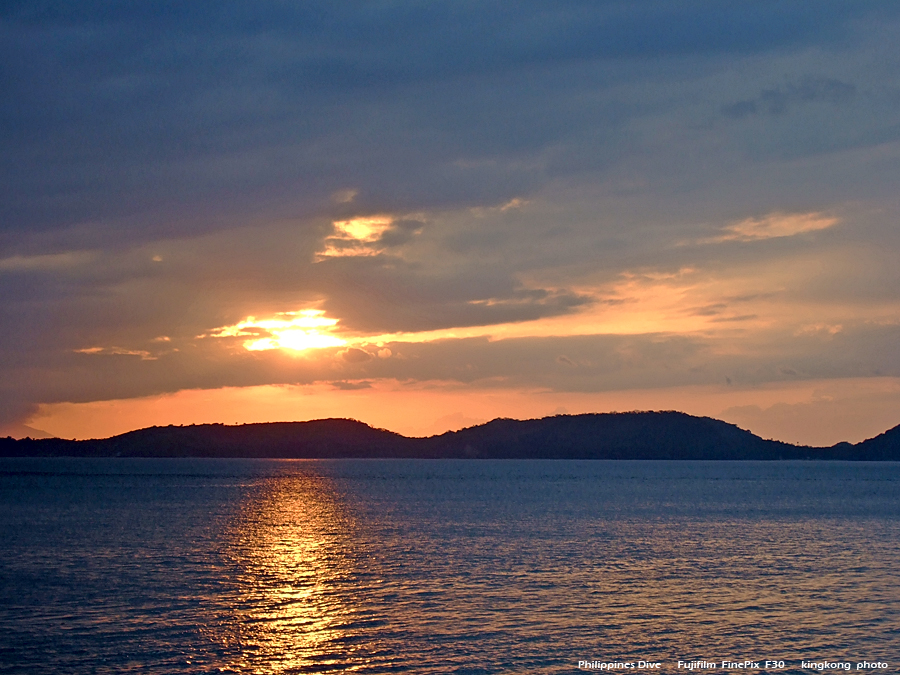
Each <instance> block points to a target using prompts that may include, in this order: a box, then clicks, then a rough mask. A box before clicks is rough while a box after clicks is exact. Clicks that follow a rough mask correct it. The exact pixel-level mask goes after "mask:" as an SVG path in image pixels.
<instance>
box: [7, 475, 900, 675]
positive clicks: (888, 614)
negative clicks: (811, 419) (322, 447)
mask: <svg viewBox="0 0 900 675" xmlns="http://www.w3.org/2000/svg"><path fill="white" fill-rule="evenodd" d="M0 542H2V548H0V672H4V673H7V672H10V673H12V672H15V673H20V672H21V673H123V672H124V673H128V672H135V673H174V672H178V673H221V672H225V673H339V672H358V673H389V672H412V673H575V672H579V661H587V662H597V661H602V662H619V663H623V662H625V663H627V662H633V663H635V664H636V665H637V664H638V663H639V662H640V661H641V660H643V661H647V662H651V663H655V662H658V663H661V664H662V665H661V666H660V668H657V669H644V670H636V669H632V670H624V669H622V670H617V671H616V672H663V673H675V672H682V673H685V672H690V671H688V670H686V669H685V668H684V667H683V666H682V668H681V669H679V667H678V661H679V660H681V661H685V662H687V661H693V660H704V661H706V662H708V663H713V662H715V663H716V667H715V668H714V669H705V670H702V671H701V672H717V673H721V672H760V671H762V670H766V671H767V672H781V673H798V672H823V671H820V670H817V669H816V666H815V665H812V666H811V665H810V664H821V663H823V662H829V663H831V664H836V663H840V664H843V663H850V664H851V666H850V667H851V669H852V670H853V672H860V671H857V670H856V668H857V664H858V663H860V662H863V661H867V662H870V663H872V662H875V663H882V664H888V665H887V667H886V668H878V667H876V668H875V669H874V670H873V669H867V670H866V672H890V673H897V672H900V574H898V570H900V464H896V463H871V464H870V463H840V462H823V463H816V462H797V463H794V462H777V463H756V462H719V463H715V462H604V461H588V462H582V461H496V462H493V461H478V460H476V461H424V460H423V461H397V460H383V461H382V460H377V461H373V460H368V461H363V460H359V461H357V460H344V461H275V460H272V461H265V460H263V461H260V460H187V459H182V460H171V459H140V460H138V459H97V460H84V459H77V460H76V459H16V460H8V459H5V460H0ZM745 660H747V661H751V662H758V663H759V665H760V667H759V668H754V667H753V666H752V665H751V666H750V667H748V668H742V669H731V670H728V669H724V670H723V669H722V668H721V662H722V661H737V662H743V661H745ZM766 660H770V661H775V662H777V661H783V662H784V665H783V667H780V666H778V665H775V666H772V665H769V666H766V665H764V662H765V661H766ZM804 662H805V664H804ZM804 665H805V666H806V668H805V669H804ZM582 666H584V664H582ZM835 670H836V669H835V668H832V669H828V670H825V671H824V672H835ZM582 672H585V671H582ZM594 672H599V671H596V670H595V671H594ZM693 672H697V671H696V670H695V671H693Z"/></svg>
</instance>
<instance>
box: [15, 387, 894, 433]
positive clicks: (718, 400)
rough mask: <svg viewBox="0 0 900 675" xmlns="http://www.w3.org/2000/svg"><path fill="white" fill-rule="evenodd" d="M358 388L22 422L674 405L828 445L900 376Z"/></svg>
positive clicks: (863, 426)
mask: <svg viewBox="0 0 900 675" xmlns="http://www.w3.org/2000/svg"><path fill="white" fill-rule="evenodd" d="M365 385H366V386H365V387H364V388H360V389H353V390H343V389H339V388H336V387H334V386H332V385H330V384H324V383H323V384H313V385H280V386H279V385H262V386H255V387H226V388H222V389H207V390H203V389H191V390H182V391H179V392H175V393H172V394H163V395H160V396H148V397H144V398H135V399H122V400H115V401H94V402H90V403H54V404H44V405H42V406H41V407H40V409H39V411H38V413H37V414H36V415H34V416H32V417H31V419H29V420H28V422H27V424H29V425H30V426H31V427H32V428H35V429H41V430H43V431H46V432H48V433H50V434H54V435H57V436H59V437H62V438H103V437H107V436H113V435H115V434H120V433H124V432H126V431H131V430H134V429H139V428H142V427H147V426H153V425H157V426H165V425H167V424H203V423H215V422H218V423H224V424H245V423H254V422H279V421H282V422H283V421H305V420H313V419H324V418H328V417H341V418H353V419H358V420H360V421H362V422H365V423H367V424H370V425H371V426H374V427H379V428H383V429H390V430H391V431H396V432H398V433H401V434H404V435H406V436H429V435H433V434H439V433H443V432H445V431H448V430H456V429H460V428H463V427H467V426H473V425H476V424H481V423H484V422H487V421H489V420H491V419H494V418H497V417H509V418H516V419H528V418H536V417H546V416H548V415H554V414H579V413H589V412H614V411H620V412H621V411H628V410H679V411H682V412H686V413H689V414H692V415H705V416H709V417H715V418H717V419H722V420H725V421H726V422H731V423H733V424H737V425H738V426H740V427H742V428H745V429H749V430H750V431H752V432H754V433H756V434H758V435H760V436H763V437H764V438H775V439H778V440H783V441H788V442H793V443H803V444H809V445H831V444H833V443H836V442H838V441H842V440H846V441H851V442H855V441H860V440H863V439H865V438H870V437H872V436H875V435H877V434H879V433H881V432H883V431H885V430H886V429H888V428H890V427H892V426H894V425H895V424H896V423H897V419H898V418H900V378H891V377H880V378H848V379H843V380H814V381H807V382H780V383H773V384H768V385H759V386H751V387H737V386H724V385H721V386H719V385H716V386H713V385H708V386H686V387H668V388H661V389H635V390H624V391H606V392H593V393H579V392H553V391H547V390H527V389H502V388H487V387H480V388H468V387H464V386H460V385H458V384H454V383H449V382H427V383H421V384H418V385H409V384H406V383H401V382H397V381H394V380H381V381H375V382H372V383H365Z"/></svg>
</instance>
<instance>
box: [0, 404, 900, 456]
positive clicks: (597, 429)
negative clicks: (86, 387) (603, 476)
mask: <svg viewBox="0 0 900 675" xmlns="http://www.w3.org/2000/svg"><path fill="white" fill-rule="evenodd" d="M0 456H3V457H54V456H56V457H258V458H263V457H271V458H298V459H299V458H309V459H315V458H351V457H358V458H460V459H465V458H480V459H709V460H749V459H753V460H778V459H842V460H894V461H896V460H900V426H898V427H895V428H893V429H890V430H889V431H886V432H884V433H883V434H880V435H879V436H876V437H875V438H871V439H868V440H866V441H863V442H861V443H857V444H850V443H838V444H837V445H834V446H831V447H828V448H815V447H809V446H799V445H792V444H790V443H783V442H780V441H772V440H764V439H762V438H760V437H759V436H756V435H755V434H752V433H750V432H749V431H745V430H743V429H740V428H739V427H737V426H735V425H733V424H729V423H727V422H722V421H721V420H717V419H713V418H710V417H695V416H692V415H688V414H685V413H680V412H672V411H668V412H629V413H598V414H586V415H556V416H554V417H545V418H542V419H533V420H513V419H495V420H493V421H491V422H488V423H486V424H482V425H479V426H475V427H470V428H468V429H463V430H461V431H449V432H447V433H445V434H441V435H439V436H431V437H429V438H408V437H405V436H401V435H400V434H397V433H394V432H391V431H386V430H384V429H375V428H373V427H370V426H369V425H367V424H364V423H362V422H358V421H356V420H350V419H325V420H315V421H312V422H271V423H262V424H242V425H236V426H226V425H224V424H198V425H191V426H177V427H176V426H167V427H149V428H146V429H139V430H137V431H131V432H128V433H125V434H121V435H119V436H113V437H112V438H105V439H94V440H84V441H71V440H64V439H59V438H48V439H21V440H15V439H12V438H5V439H0Z"/></svg>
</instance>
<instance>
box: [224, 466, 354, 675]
mask: <svg viewBox="0 0 900 675" xmlns="http://www.w3.org/2000/svg"><path fill="white" fill-rule="evenodd" d="M332 492H333V486H332V485H331V482H330V480H329V479H328V478H323V477H321V476H302V475H301V476H293V477H290V478H278V479H269V480H268V481H266V482H265V484H263V485H262V486H260V487H259V489H258V491H256V492H255V493H254V494H253V495H252V497H251V498H250V499H248V500H247V501H246V503H245V504H244V508H243V511H242V513H241V514H240V516H239V517H238V518H237V519H236V520H235V521H234V522H233V524H232V527H231V528H230V532H229V538H228V543H227V549H226V556H227V557H228V558H229V559H230V562H231V563H232V565H233V566H234V568H235V569H236V570H237V574H236V575H235V577H234V578H233V579H232V580H231V581H232V583H233V584H234V590H233V591H232V593H231V594H232V596H233V597H231V598H230V601H229V603H230V604H231V606H232V607H233V608H234V615H233V618H232V620H231V621H229V622H228V623H227V624H224V625H222V626H219V628H218V630H217V631H215V632H213V634H211V635H209V637H210V639H212V640H213V641H214V642H218V643H219V644H220V645H221V647H222V648H223V650H224V651H225V652H226V653H228V654H231V658H230V661H228V662H227V665H226V666H224V667H223V668H221V669H220V670H222V671H224V672H240V673H284V672H308V671H309V669H311V668H314V669H315V672H349V671H352V670H355V669H357V668H358V667H360V666H361V665H364V663H365V658H362V659H358V658H357V655H356V654H355V651H356V650H355V648H354V646H353V644H350V643H349V642H348V641H347V639H346V638H347V637H348V629H352V628H353V627H354V626H356V625H357V622H358V620H359V612H360V608H359V606H358V604H354V603H353V602H352V599H351V598H347V597H346V596H345V594H344V592H343V590H342V589H345V588H347V587H348V586H352V585H353V584H354V582H355V581H356V577H357V576H358V574H359V572H360V570H359V568H358V564H357V560H356V558H357V555H356V554H355V551H354V547H353V542H352V539H353V534H352V533H353V530H354V526H353V522H352V520H351V519H350V518H349V517H348V516H347V514H346V513H345V512H344V511H343V510H342V509H341V507H340V505H339V503H338V502H337V501H336V500H335V499H334V498H333V495H332ZM353 662H355V663H353Z"/></svg>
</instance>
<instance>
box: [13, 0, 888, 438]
mask: <svg viewBox="0 0 900 675" xmlns="http://www.w3.org/2000/svg"><path fill="white" fill-rule="evenodd" d="M897 44H900V3H897V2H893V1H885V2H881V1H877V0H873V1H865V0H863V1H860V2H847V1H846V0H839V1H836V0H819V1H818V2H814V3H812V2H806V1H804V2H798V1H794V0H778V1H777V2H774V1H772V2H770V1H767V0H756V1H755V2H730V1H711V0H709V1H700V0H666V1H655V0H627V1H626V0H622V1H618V0H617V1H601V0H591V1H589V2H578V1H571V2H568V1H562V0H556V1H554V2H545V3H542V2H522V3H508V2H491V1H489V0H481V1H479V2H437V1H435V2H407V1H403V0H398V1H394V2H388V1H377V2H376V1H373V2H354V1H347V2H338V3H333V2H315V1H305V2H287V1H277V2H266V1H265V0H262V1H260V2H234V1H230V0H217V1H216V2H188V3H186V2H156V3H123V2H111V1H110V2H101V1H98V0H84V1H83V2H77V3H58V2H47V1H42V0H30V1H29V2H27V3H26V2H16V1H13V2H6V3H4V4H3V7H2V9H0V53H2V60H0V64H2V69H0V78H2V88H3V96H2V97H0V120H2V122H0V123H2V135H0V143H2V153H0V162H2V163H0V171H2V180H0V316H2V326H3V331H2V336H3V337H2V343H0V368H2V373H0V432H2V434H3V435H6V434H7V433H8V434H12V435H16V436H22V435H36V434H37V433H38V432H36V431H34V430H41V431H43V432H46V433H49V434H53V435H59V436H63V437H69V438H72V437H77V438H86V437H98V436H108V435H111V434H114V433H121V432H124V431H127V430H130V429H134V428H139V427H144V426H150V425H153V424H190V423H197V422H225V423H228V424H234V423H243V422H259V421H276V420H306V419H315V418H322V417H354V418H357V419H360V420H362V421H364V422H367V423H369V424H372V425H374V426H379V427H385V428H388V429H392V430H395V431H399V432H401V433H406V434H414V435H426V434H432V433H438V432H442V431H445V430H447V429H456V428H460V427H463V426H468V425H472V424H475V423H479V422H484V421H487V420H489V419H492V418H494V417H498V416H504V417H517V418H528V417H541V416H545V415H551V414H558V413H581V412H605V411H612V410H619V411H622V410H646V409H675V410H683V411H685V412H689V413H693V414H701V415H710V416H714V417H718V418H720V419H724V420H726V421H729V422H733V423H735V424H738V425H739V426H741V427H743V428H746V429H750V430H751V431H753V432H755V433H757V434H760V435H761V436H764V437H766V438H777V439H780V440H786V441H791V442H800V443H808V444H831V443H834V442H837V441H840V440H849V441H858V440H861V439H863V438H866V437H870V436H873V435H875V434H878V433H880V432H881V431H884V430H885V429H887V428H889V427H893V426H895V425H896V424H900V262H898V261H900V227H898V217H900V50H898V49H897Z"/></svg>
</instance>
